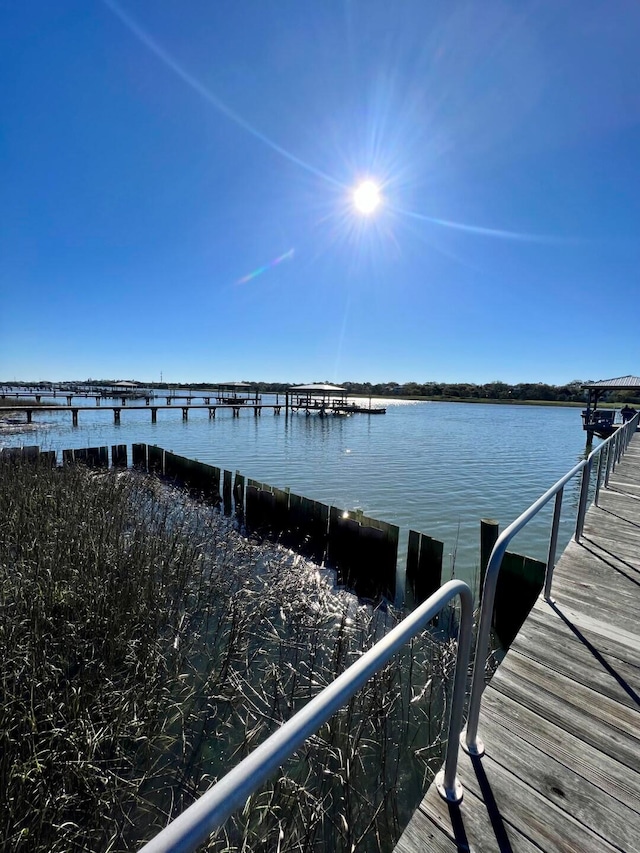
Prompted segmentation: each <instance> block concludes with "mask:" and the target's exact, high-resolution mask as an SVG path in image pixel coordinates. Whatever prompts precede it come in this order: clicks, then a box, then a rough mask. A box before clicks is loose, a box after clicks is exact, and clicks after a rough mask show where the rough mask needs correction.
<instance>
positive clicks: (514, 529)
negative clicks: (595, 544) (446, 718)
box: [461, 412, 640, 755]
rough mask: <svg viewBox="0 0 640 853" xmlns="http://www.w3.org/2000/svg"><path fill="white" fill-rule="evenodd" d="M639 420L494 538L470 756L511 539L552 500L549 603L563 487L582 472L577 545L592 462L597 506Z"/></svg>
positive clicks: (474, 751)
mask: <svg viewBox="0 0 640 853" xmlns="http://www.w3.org/2000/svg"><path fill="white" fill-rule="evenodd" d="M639 420H640V412H638V413H637V414H636V415H635V416H634V417H633V418H632V419H631V420H630V421H628V423H626V424H624V425H623V426H621V427H619V428H618V429H617V430H616V432H614V433H613V435H611V436H609V438H608V439H607V440H606V441H603V442H602V444H600V445H598V447H596V448H595V450H593V451H592V452H591V453H590V454H589V456H588V457H587V458H586V459H583V460H582V461H581V462H579V463H578V464H577V465H575V466H574V467H573V468H572V469H571V470H570V471H569V472H568V473H567V474H565V475H564V477H561V478H560V479H559V480H558V482H557V483H555V484H554V485H553V486H551V488H550V489H549V490H548V491H546V492H545V493H544V494H543V495H542V496H541V497H539V498H538V500H537V501H535V503H533V504H531V506H530V507H529V509H527V510H525V511H524V512H523V513H522V515H520V516H518V518H516V520H515V521H513V522H512V523H511V524H510V525H509V526H508V527H507V528H506V529H505V530H504V531H503V532H502V533H501V535H500V536H499V537H498V539H497V541H496V544H495V545H494V547H493V551H492V552H491V556H490V557H489V562H488V564H487V571H486V574H485V581H484V587H483V590H482V607H481V611H480V624H479V626H478V637H477V641H476V655H475V661H474V667H473V679H472V682H471V697H470V699H469V715H468V718H467V726H466V730H465V732H464V733H463V734H462V735H461V743H462V746H463V748H464V749H465V750H466V752H468V753H469V754H470V755H483V754H484V744H483V743H482V740H481V739H480V738H479V737H478V718H479V716H480V701H481V699H482V692H483V690H484V683H485V667H486V663H487V656H488V652H489V633H490V630H491V620H492V616H493V607H494V601H495V595H496V586H497V583H498V574H499V572H500V566H501V565H502V558H503V556H504V553H505V551H506V550H507V547H508V546H509V543H510V542H511V540H512V539H513V537H514V536H515V535H516V534H517V533H519V532H520V531H521V530H522V528H523V527H524V526H525V525H526V524H528V522H529V521H531V519H532V518H533V517H534V516H535V515H537V514H538V512H539V511H540V510H541V509H542V507H543V506H545V505H546V504H547V503H548V502H549V501H550V500H551V498H552V497H554V496H555V499H556V500H555V507H554V512H553V521H552V523H551V534H550V537H549V551H548V556H547V565H546V572H545V583H544V597H545V598H546V599H547V600H549V599H550V596H551V583H552V580H553V570H554V567H555V563H556V547H557V543H558V529H559V526H560V512H561V509H562V496H563V492H564V487H565V485H566V484H567V483H568V482H569V481H570V480H572V479H573V478H574V477H575V476H576V475H577V474H578V473H579V472H580V471H582V482H581V484H580V499H579V502H578V512H577V516H576V526H575V534H574V538H575V540H576V542H579V541H580V537H581V536H582V530H583V527H584V517H585V514H586V511H587V506H588V502H589V486H590V482H591V472H592V469H593V464H594V459H595V458H596V457H598V470H597V476H596V482H595V489H594V501H595V503H596V505H597V504H598V496H599V493H600V487H601V485H602V481H603V476H604V484H605V485H608V483H609V476H610V475H611V472H612V471H613V470H614V468H615V466H616V464H617V463H618V461H619V460H620V458H621V456H622V454H623V453H624V451H625V449H626V448H627V446H628V444H629V442H630V441H631V438H632V436H633V434H634V432H635V431H636V429H637V426H638V421H639Z"/></svg>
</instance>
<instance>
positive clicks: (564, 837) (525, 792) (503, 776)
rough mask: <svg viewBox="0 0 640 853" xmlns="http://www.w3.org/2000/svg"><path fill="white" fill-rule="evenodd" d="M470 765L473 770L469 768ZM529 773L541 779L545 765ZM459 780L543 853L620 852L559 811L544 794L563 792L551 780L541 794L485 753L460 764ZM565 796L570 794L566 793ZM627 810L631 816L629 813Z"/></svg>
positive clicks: (617, 848)
mask: <svg viewBox="0 0 640 853" xmlns="http://www.w3.org/2000/svg"><path fill="white" fill-rule="evenodd" d="M471 764H473V769H472V770H470V769H469V765H471ZM516 765H517V762H516V761H513V762H512V763H511V767H514V766H516ZM530 774H531V778H532V779H534V780H535V779H536V777H537V778H540V777H541V776H542V777H543V778H544V765H543V766H541V767H537V768H530ZM460 781H461V782H462V784H463V785H464V786H465V789H467V790H470V791H473V793H474V794H475V795H476V796H477V797H482V798H483V800H484V801H485V803H486V802H487V800H488V799H491V798H492V799H493V800H494V802H495V808H496V810H497V812H498V815H499V817H500V819H501V820H502V821H503V823H505V824H508V825H509V826H510V827H512V828H514V829H515V830H517V831H518V832H520V833H521V834H522V835H525V837H528V838H529V840H530V841H531V842H533V843H534V844H537V845H538V846H539V847H540V848H541V849H542V850H544V851H545V853H567V851H569V850H571V851H575V853H613V851H614V850H615V851H617V853H619V849H620V848H619V847H617V846H616V845H615V844H612V843H611V842H610V841H608V840H607V839H606V838H605V837H604V836H603V835H602V833H601V832H600V833H596V832H594V831H593V830H592V829H591V828H590V827H588V826H585V825H584V824H583V823H581V821H580V820H579V819H578V818H577V817H576V816H575V815H573V814H571V813H570V812H567V811H565V809H564V808H559V807H558V806H557V805H556V804H555V802H553V801H552V800H551V799H549V797H548V796H547V794H548V793H549V792H550V791H551V790H552V789H553V788H554V787H557V790H558V791H562V790H563V789H562V788H560V787H559V786H556V785H555V781H556V780H555V779H553V778H551V779H549V780H548V781H547V782H546V783H545V784H544V793H541V792H540V791H538V790H536V789H535V788H534V787H533V786H531V785H528V784H527V783H525V782H523V780H522V779H520V778H519V777H518V775H517V774H516V773H514V772H512V770H511V769H509V770H507V769H506V768H505V767H503V766H502V765H501V764H498V763H497V762H496V761H495V760H494V759H493V758H491V756H490V755H488V754H487V755H485V757H484V758H483V759H475V760H474V761H473V763H472V762H471V761H469V760H467V761H464V762H462V766H461V772H460ZM563 784H564V781H563ZM565 796H566V797H569V796H570V795H569V793H568V792H567V794H566V795H565ZM554 798H555V799H561V796H560V794H559V793H558V794H555V795H554ZM576 799H577V797H576ZM463 804H464V800H463ZM623 808H624V807H623ZM627 811H628V813H630V814H631V811H630V810H627ZM493 849H494V850H495V849H496V848H495V847H494V848H493ZM623 849H625V848H623ZM629 849H630V848H629Z"/></svg>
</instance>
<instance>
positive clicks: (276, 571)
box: [0, 460, 455, 853]
mask: <svg viewBox="0 0 640 853" xmlns="http://www.w3.org/2000/svg"><path fill="white" fill-rule="evenodd" d="M444 622H446V620H443V623H442V626H441V628H440V631H441V632H443V634H444V636H443V638H442V639H440V640H439V641H438V642H436V641H435V639H433V637H432V636H427V637H424V638H422V639H420V640H419V641H415V642H414V644H413V647H412V648H410V649H407V650H406V653H404V654H401V655H400V656H399V657H398V658H396V659H395V660H394V661H393V662H391V663H390V664H389V665H388V666H387V667H386V668H385V669H384V670H383V671H382V672H381V673H380V674H379V675H378V676H377V677H375V678H374V679H372V680H371V681H370V682H369V684H368V686H367V687H366V688H365V689H364V690H362V691H361V692H360V693H359V694H358V696H357V697H356V698H354V700H352V702H351V703H350V704H349V706H348V707H346V708H345V709H344V710H343V711H341V712H340V713H338V714H337V715H335V717H334V718H333V719H332V720H331V721H330V723H329V724H327V725H326V726H324V727H323V729H322V730H321V731H320V732H319V733H318V735H317V736H314V737H312V738H311V739H310V740H309V741H308V743H307V745H306V746H305V748H304V749H303V750H301V751H300V753H299V754H298V756H297V757H296V758H295V759H294V760H292V761H291V762H289V763H288V764H287V766H286V768H284V770H283V774H282V776H281V777H280V778H279V779H276V780H274V781H273V782H272V783H271V784H270V785H268V786H266V787H265V788H263V789H262V790H261V791H259V792H258V793H256V794H255V795H254V796H253V797H252V798H251V801H250V803H248V804H247V806H246V808H245V809H244V811H242V812H241V813H240V814H238V815H236V816H235V817H234V818H232V819H231V820H230V821H228V822H227V824H226V825H225V827H224V829H223V831H221V832H220V833H219V834H218V837H217V838H215V839H213V840H212V841H211V843H210V845H209V847H207V849H210V850H216V851H223V850H224V851H240V850H243V851H253V850H256V851H257V850H275V849H278V850H280V851H303V850H304V851H316V850H317V851H321V850H322V851H324V850H335V851H347V850H349V851H350V850H354V849H357V850H359V851H369V850H371V851H378V850H389V849H391V846H392V844H393V841H394V840H395V839H396V838H397V837H398V835H399V832H400V830H401V828H402V826H403V823H404V822H406V820H407V818H408V816H409V814H410V813H411V810H412V809H413V808H414V807H415V805H416V804H417V801H418V800H419V798H420V794H421V792H422V791H424V789H425V786H426V785H427V784H428V781H429V779H430V775H431V773H432V772H433V770H434V769H436V768H437V766H438V765H439V763H440V761H441V742H440V741H441V737H442V735H443V732H442V730H441V722H440V719H441V716H442V715H441V713H440V711H441V709H442V708H443V707H447V703H448V691H449V689H450V688H449V678H448V676H449V674H450V672H451V670H452V667H453V662H454V656H455V643H454V642H452V641H450V640H449V639H447V637H448V636H449V634H450V630H449V629H450V625H449V626H448V627H446V628H445V627H444ZM394 623H395V616H394V615H393V614H392V613H391V612H387V611H385V610H372V609H371V608H369V607H365V606H362V605H360V604H358V602H357V600H355V599H354V598H353V596H351V595H349V594H347V593H346V592H339V591H336V590H335V589H333V587H332V585H331V580H330V577H329V573H325V572H323V571H320V570H318V569H317V568H316V567H314V566H309V565H308V564H306V563H305V562H304V561H302V560H301V559H299V558H297V557H295V556H293V555H292V554H290V553H288V552H286V551H284V550H283V549H280V548H279V547H278V546H277V545H272V544H260V543H252V542H249V541H247V540H246V539H244V538H243V537H242V536H240V534H239V533H238V532H237V531H236V530H234V529H233V527H232V525H231V524H230V523H229V522H228V521H226V520H225V519H224V518H223V517H221V516H220V515H218V514H217V513H216V511H215V510H214V509H213V508H211V507H208V506H205V505H202V504H199V503H197V502H194V501H193V500H191V499H190V498H188V497H187V496H186V495H185V494H184V493H182V492H180V491H178V490H175V489H169V488H168V487H166V486H165V485H163V484H161V483H160V482H158V481H157V480H155V479H153V478H150V477H147V476H143V475H138V474H135V473H132V472H122V473H117V474H116V473H114V472H108V473H107V472H92V471H90V470H89V469H86V468H84V467H81V466H77V467H70V468H64V469H55V468H54V469H52V468H47V467H45V466H44V465H42V464H36V463H26V462H22V463H20V462H8V461H2V460H0V656H1V659H2V702H1V704H0V738H1V743H0V790H1V791H2V794H1V797H2V808H1V809H0V815H1V817H0V847H1V848H2V850H4V851H7V853H9V851H29V853H38V851H45V850H46V851H53V853H62V851H70V850H89V849H90V850H105V851H124V850H133V849H137V847H138V845H139V844H140V843H141V842H142V841H144V840H148V839H149V838H150V837H151V836H153V835H154V834H155V833H156V832H157V831H158V830H159V829H160V828H161V827H162V826H164V824H165V823H166V821H167V819H168V818H169V817H170V816H175V815H176V814H177V813H179V812H180V811H182V810H183V808H185V807H186V806H187V805H189V804H190V803H191V802H192V801H193V800H194V799H195V798H196V797H197V796H198V795H199V794H201V793H202V792H203V791H205V790H206V789H207V788H209V787H210V785H211V784H212V783H213V782H214V781H215V780H216V779H217V778H219V777H220V776H221V775H223V773H224V772H225V771H226V770H227V769H229V768H230V767H231V766H233V765H234V764H236V763H237V762H238V761H239V760H240V759H241V758H242V757H243V756H245V755H246V754H247V753H248V752H249V751H250V750H251V749H253V748H254V747H255V746H256V745H257V744H258V743H259V742H261V741H262V740H263V739H264V738H265V737H266V736H267V734H268V733H269V732H270V731H272V730H273V729H274V727H276V726H277V725H278V724H279V723H281V722H282V721H283V720H285V719H288V718H289V717H290V716H291V715H292V714H293V713H294V712H295V711H296V710H297V709H298V708H299V707H301V705H302V704H304V703H305V702H306V701H307V700H308V699H309V698H310V697H311V696H312V695H314V694H315V693H316V692H317V691H318V690H320V689H321V688H322V687H323V686H324V685H326V684H327V683H328V682H329V681H330V680H332V679H333V678H334V677H335V676H336V675H337V674H338V673H339V672H341V671H343V670H344V668H345V667H346V666H347V665H348V664H349V663H350V662H352V661H353V660H355V659H356V658H357V657H358V656H359V655H360V654H361V653H362V651H363V650H364V649H365V648H367V647H368V646H370V645H371V644H372V643H373V642H374V641H375V640H376V639H377V638H378V637H379V636H381V634H382V633H383V632H385V631H386V630H388V629H389V628H390V627H391V626H392V625H393V624H394Z"/></svg>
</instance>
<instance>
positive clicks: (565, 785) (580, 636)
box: [397, 435, 640, 853]
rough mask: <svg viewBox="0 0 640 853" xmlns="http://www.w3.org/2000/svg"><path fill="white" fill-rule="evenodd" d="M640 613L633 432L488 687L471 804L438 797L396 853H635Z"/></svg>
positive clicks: (638, 468)
mask: <svg viewBox="0 0 640 853" xmlns="http://www.w3.org/2000/svg"><path fill="white" fill-rule="evenodd" d="M639 614H640V435H636V436H634V438H633V441H632V442H631V445H630V446H629V448H628V451H627V454H626V455H625V457H624V458H623V460H622V461H621V462H620V463H619V465H618V467H617V469H616V471H615V472H614V473H613V474H612V476H611V478H610V483H609V488H608V489H606V490H602V491H601V494H600V499H599V506H598V507H595V506H594V507H591V508H590V509H589V511H588V513H587V516H586V519H585V525H584V535H583V538H582V541H581V543H579V544H578V543H575V542H571V543H570V544H569V546H568V547H567V549H566V550H565V552H564V554H563V555H562V557H561V559H560V561H559V562H558V565H557V566H556V569H555V574H554V583H553V589H552V601H551V602H546V601H543V600H541V599H540V600H538V601H537V602H536V604H535V605H534V607H533V609H532V611H531V614H530V616H529V618H528V620H527V621H526V622H525V625H524V626H523V628H522V630H521V632H520V634H519V635H518V637H517V638H516V640H515V642H514V643H513V646H512V648H511V650H510V651H509V652H508V654H507V655H506V657H505V659H504V661H503V662H502V664H501V665H500V667H499V668H498V670H497V672H496V674H495V675H494V677H493V679H492V681H491V683H490V685H489V686H488V687H487V689H486V690H485V695H484V697H483V704H482V711H481V715H480V726H479V729H480V733H481V735H482V737H483V739H484V741H485V745H486V749H487V753H486V755H485V756H484V758H483V759H473V760H472V759H470V758H469V757H468V756H466V755H465V754H464V753H463V752H462V751H461V753H460V771H459V776H460V779H461V781H462V784H463V788H464V790H465V796H464V799H463V801H462V803H461V804H460V805H459V806H456V807H452V806H450V805H449V804H447V803H445V802H444V801H443V800H442V799H441V798H440V797H439V795H438V794H437V791H436V790H435V787H433V786H432V787H431V789H430V790H429V791H428V793H427V795H426V796H425V798H424V799H423V801H422V803H421V804H420V807H419V809H418V810H417V811H416V813H415V815H414V817H413V818H412V821H411V823H410V825H409V828H408V829H407V832H406V833H405V835H404V836H403V839H401V842H400V843H399V845H398V848H397V849H398V850H399V851H402V853H414V851H417V850H429V849H433V850H436V851H440V850H442V851H445V850H449V849H451V848H450V847H447V846H444V847H442V846H441V840H437V841H436V840H435V839H434V841H433V842H432V841H430V840H429V838H430V837H432V836H433V833H434V831H436V830H437V831H439V832H441V834H442V838H443V839H445V845H446V844H449V845H451V844H452V843H453V844H454V848H453V849H458V850H476V851H485V850H486V851H489V850H491V851H495V850H500V851H509V850H511V851H516V853H520V851H527V853H529V851H532V850H544V851H547V853H555V851H557V853H560V851H562V853H565V851H575V853H578V851H579V853H590V851H594V853H596V851H603V853H604V852H605V851H609V850H617V851H629V853H640V615H639ZM425 833H426V834H425Z"/></svg>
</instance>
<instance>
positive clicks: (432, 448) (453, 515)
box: [0, 396, 585, 582]
mask: <svg viewBox="0 0 640 853" xmlns="http://www.w3.org/2000/svg"><path fill="white" fill-rule="evenodd" d="M270 401H271V400H270V398H269V397H268V396H264V397H263V402H264V403H268V402H270ZM83 402H84V403H85V404H87V405H94V400H93V398H89V400H88V401H83ZM110 402H111V401H107V403H110ZM113 402H116V401H113ZM158 402H159V403H160V404H164V403H165V400H164V399H159V400H158ZM194 402H201V401H199V400H198V401H194ZM78 404H80V400H77V402H76V400H74V405H78ZM111 404H113V403H112V402H111ZM376 404H377V405H385V406H386V407H387V414H386V415H380V416H375V417H373V416H368V415H363V414H356V415H352V416H349V417H328V418H319V417H317V416H310V417H306V416H305V415H304V414H300V413H298V414H295V415H293V416H291V417H289V418H285V416H284V409H283V413H282V415H281V416H280V417H275V416H274V415H273V414H272V413H271V412H270V411H269V410H265V411H264V412H263V414H262V416H261V417H259V418H255V417H253V413H252V412H250V411H244V412H242V413H241V416H240V417H239V418H233V417H232V416H231V412H230V411H222V410H218V412H217V415H216V417H215V418H214V419H210V418H209V416H208V412H207V410H206V409H192V410H190V412H189V420H188V421H183V420H182V413H181V410H180V408H179V407H178V405H176V410H175V411H169V410H160V411H158V420H157V423H156V424H152V423H151V413H150V411H149V410H148V409H144V410H133V409H132V410H130V411H127V410H126V408H125V409H123V411H122V415H121V423H120V424H119V425H116V424H114V423H113V413H112V411H110V410H108V409H103V410H101V411H95V410H94V411H86V412H84V411H80V414H79V425H78V427H76V428H74V427H73V426H72V424H71V413H70V412H69V411H64V410H63V411H60V410H58V411H55V410H54V411H51V412H50V413H49V412H47V413H37V414H35V415H34V425H33V426H32V427H31V428H28V429H27V427H26V425H24V426H21V425H19V424H17V423H16V424H14V425H13V426H12V427H11V428H10V429H9V430H7V429H6V428H5V429H4V430H0V447H2V446H17V445H22V444H24V445H27V444H38V445H40V447H41V448H42V449H44V450H49V449H54V450H56V451H58V453H59V454H60V451H61V450H62V449H64V448H82V447H93V446H97V445H112V444H128V445H130V444H131V443H134V442H144V443H147V444H157V445H159V446H160V447H163V448H165V449H166V450H172V451H173V452H175V453H178V454H180V455H182V456H187V457H191V458H195V459H198V460H200V461H202V462H207V463H209V464H212V465H217V466H219V467H221V468H226V469H228V470H231V471H235V470H239V471H240V472H241V473H243V474H244V475H246V476H247V477H252V478H253V479H255V480H259V481H261V482H264V483H269V484H270V485H272V486H277V487H279V488H286V487H290V488H291V490H292V491H294V492H296V493H297V494H300V495H304V496H306V497H308V498H313V499H315V500H319V501H322V502H323V503H327V504H332V505H334V506H337V507H340V508H341V509H346V510H355V509H358V510H361V511H362V512H363V513H364V514H365V515H367V516H370V517H373V518H378V519H381V520H384V521H388V522H391V523H393V524H397V525H398V526H399V527H400V552H401V556H404V554H405V553H406V543H407V537H408V531H409V529H414V530H418V531H420V532H422V533H426V534H428V535H429V536H432V537H434V538H436V539H439V540H441V541H443V542H444V546H445V551H444V553H445V560H444V569H443V580H444V579H446V577H448V576H449V575H450V574H455V575H456V576H457V577H461V578H463V579H465V580H469V581H472V582H473V581H474V579H475V578H476V576H477V572H478V564H479V523H480V518H493V519H495V520H497V521H498V522H499V523H500V526H501V529H502V528H504V527H505V526H506V525H507V524H509V523H510V522H511V521H512V520H513V519H514V518H516V517H517V516H518V515H519V514H520V513H521V512H522V511H523V510H524V509H526V508H527V506H529V505H530V504H531V503H532V502H533V501H534V500H535V499H536V498H537V497H538V496H539V495H540V494H542V493H543V492H544V491H546V489H547V488H548V487H549V486H551V485H552V484H553V483H554V482H555V481H556V480H557V479H558V478H559V477H560V476H562V475H563V474H564V473H565V472H566V471H568V470H569V469H570V468H571V467H572V466H573V465H575V464H576V462H577V461H578V460H579V459H581V458H583V456H584V449H585V437H584V433H583V431H582V429H581V423H580V411H579V409H577V408H574V407H551V406H517V405H497V404H467V403H437V402H432V403H430V402H414V401H395V400H388V399H386V400H379V401H374V405H376ZM19 418H20V419H24V415H21V416H19ZM578 490H579V483H578V482H577V481H572V483H571V484H570V485H569V487H568V493H567V494H566V495H565V501H564V508H563V521H562V525H561V534H560V542H559V553H560V549H561V548H563V547H564V546H565V545H566V543H567V541H568V540H569V538H570V536H571V533H572V529H571V521H572V518H573V517H575V506H576V505H577V500H578ZM551 512H552V507H551V506H550V507H547V508H546V510H545V511H544V512H543V513H541V514H540V515H539V516H538V517H537V518H536V519H535V520H534V521H533V522H532V523H531V524H530V525H529V526H528V527H527V528H525V530H524V531H522V532H521V533H520V534H519V535H518V537H517V538H516V539H515V540H514V543H513V547H512V550H515V551H518V552H520V553H526V554H528V555H530V556H532V557H536V558H538V559H545V558H546V550H547V547H548V530H549V526H550V519H551Z"/></svg>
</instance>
